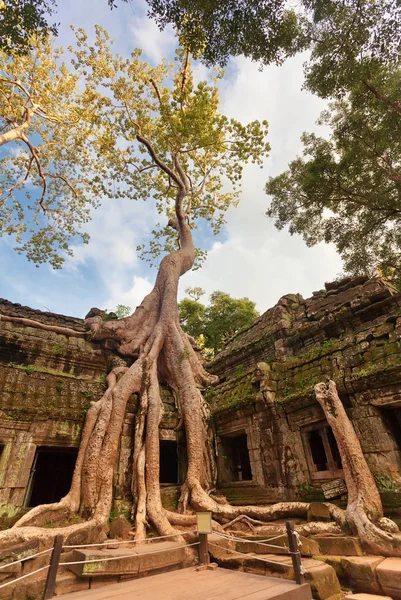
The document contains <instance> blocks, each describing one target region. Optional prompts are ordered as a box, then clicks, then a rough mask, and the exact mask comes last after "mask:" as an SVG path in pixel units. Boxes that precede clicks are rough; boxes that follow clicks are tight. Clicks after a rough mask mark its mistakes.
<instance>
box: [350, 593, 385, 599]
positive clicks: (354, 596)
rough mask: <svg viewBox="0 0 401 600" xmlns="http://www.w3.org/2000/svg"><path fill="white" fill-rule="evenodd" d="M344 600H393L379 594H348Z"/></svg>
mask: <svg viewBox="0 0 401 600" xmlns="http://www.w3.org/2000/svg"><path fill="white" fill-rule="evenodd" d="M344 600H392V598H390V596H378V595H377V594H347V595H346V596H344Z"/></svg>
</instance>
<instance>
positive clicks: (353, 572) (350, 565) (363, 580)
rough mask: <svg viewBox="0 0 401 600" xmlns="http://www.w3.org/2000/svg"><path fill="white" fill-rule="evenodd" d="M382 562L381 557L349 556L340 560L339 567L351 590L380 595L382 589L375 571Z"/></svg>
mask: <svg viewBox="0 0 401 600" xmlns="http://www.w3.org/2000/svg"><path fill="white" fill-rule="evenodd" d="M383 560H384V559H383V557H381V556H355V557H351V556H349V557H346V558H342V559H341V565H342V567H343V569H344V572H345V574H346V578H347V581H348V582H349V584H350V586H351V587H352V588H353V587H355V588H356V589H357V590H360V591H361V592H369V593H372V594H380V593H381V592H382V589H381V586H380V583H379V580H378V577H377V572H376V571H377V568H378V566H379V565H380V563H381V562H383Z"/></svg>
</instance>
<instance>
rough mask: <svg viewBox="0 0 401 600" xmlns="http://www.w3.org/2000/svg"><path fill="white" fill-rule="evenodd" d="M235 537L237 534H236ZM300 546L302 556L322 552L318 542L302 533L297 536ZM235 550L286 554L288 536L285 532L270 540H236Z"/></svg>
mask: <svg viewBox="0 0 401 600" xmlns="http://www.w3.org/2000/svg"><path fill="white" fill-rule="evenodd" d="M236 537H237V536H236ZM299 539H300V542H301V547H300V552H301V554H302V556H314V555H315V554H322V551H321V549H320V547H319V544H318V542H316V541H314V540H312V539H310V538H306V537H304V536H302V535H300V536H299ZM236 550H237V551H238V552H252V553H254V554H266V553H269V554H288V537H287V535H286V534H283V535H281V536H280V537H278V538H277V536H273V537H272V541H271V542H270V541H269V538H263V542H261V541H259V540H257V539H255V540H249V539H247V540H244V541H241V542H239V541H236Z"/></svg>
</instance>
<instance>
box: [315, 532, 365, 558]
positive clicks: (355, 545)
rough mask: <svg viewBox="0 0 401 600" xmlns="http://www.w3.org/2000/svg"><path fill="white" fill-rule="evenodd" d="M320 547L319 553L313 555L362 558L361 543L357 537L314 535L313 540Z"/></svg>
mask: <svg viewBox="0 0 401 600" xmlns="http://www.w3.org/2000/svg"><path fill="white" fill-rule="evenodd" d="M311 539H312V540H313V541H315V542H316V543H317V544H318V545H319V549H320V551H319V552H314V553H313V554H314V555H316V554H330V555H333V556H362V555H363V551H362V547H361V543H360V541H359V539H358V538H357V537H354V536H350V535H322V534H320V535H314V536H312V538H311Z"/></svg>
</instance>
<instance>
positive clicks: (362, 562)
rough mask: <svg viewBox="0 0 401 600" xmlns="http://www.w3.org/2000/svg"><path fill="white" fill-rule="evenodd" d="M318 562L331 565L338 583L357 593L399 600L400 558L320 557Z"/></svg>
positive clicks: (400, 589)
mask: <svg viewBox="0 0 401 600" xmlns="http://www.w3.org/2000/svg"><path fill="white" fill-rule="evenodd" d="M319 560H322V561H323V562H325V563H326V564H329V565H331V566H332V567H333V568H334V569H335V571H336V573H337V576H338V578H339V579H340V581H341V582H342V583H344V584H346V585H347V586H349V587H350V588H352V589H353V590H356V591H357V592H360V593H362V592H364V593H366V594H373V595H374V594H376V595H379V597H380V594H385V595H387V596H389V597H390V598H391V599H392V600H401V558H384V557H383V556H320V557H319ZM353 598H355V596H353Z"/></svg>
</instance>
